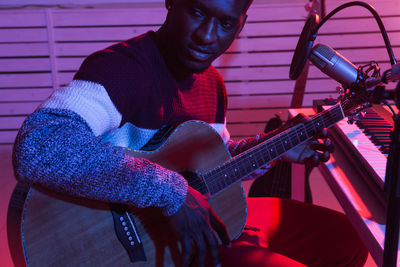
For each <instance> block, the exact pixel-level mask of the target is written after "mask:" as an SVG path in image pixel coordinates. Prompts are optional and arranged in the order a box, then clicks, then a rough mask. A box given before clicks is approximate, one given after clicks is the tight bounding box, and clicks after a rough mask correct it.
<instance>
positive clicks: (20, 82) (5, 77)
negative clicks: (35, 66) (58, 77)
mask: <svg viewBox="0 0 400 267" xmlns="http://www.w3.org/2000/svg"><path fill="white" fill-rule="evenodd" d="M38 86H40V87H44V86H45V87H51V86H52V83H51V74H50V73H22V74H0V88H11V87H38Z"/></svg>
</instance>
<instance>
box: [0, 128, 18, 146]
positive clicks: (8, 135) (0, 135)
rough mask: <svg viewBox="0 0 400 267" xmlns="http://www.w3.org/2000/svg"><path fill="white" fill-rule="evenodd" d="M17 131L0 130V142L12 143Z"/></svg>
mask: <svg viewBox="0 0 400 267" xmlns="http://www.w3.org/2000/svg"><path fill="white" fill-rule="evenodd" d="M17 133H18V131H0V144H3V145H4V144H13V143H14V140H15V137H16V136H17Z"/></svg>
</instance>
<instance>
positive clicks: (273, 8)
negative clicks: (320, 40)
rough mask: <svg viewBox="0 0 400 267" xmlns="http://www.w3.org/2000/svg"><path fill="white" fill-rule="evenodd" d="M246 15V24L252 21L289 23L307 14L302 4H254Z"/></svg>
mask: <svg viewBox="0 0 400 267" xmlns="http://www.w3.org/2000/svg"><path fill="white" fill-rule="evenodd" d="M247 14H248V15H249V17H248V22H252V21H288V20H289V21H290V20H295V19H297V20H298V19H299V18H304V17H305V16H306V15H307V12H306V11H305V9H304V3H300V4H299V3H290V4H288V3H282V4H255V5H252V6H251V7H250V9H249V10H248V12H247Z"/></svg>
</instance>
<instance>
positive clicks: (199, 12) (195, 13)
mask: <svg viewBox="0 0 400 267" xmlns="http://www.w3.org/2000/svg"><path fill="white" fill-rule="evenodd" d="M192 14H193V15H194V16H197V17H202V16H203V15H204V14H203V12H201V10H200V9H197V8H193V9H192Z"/></svg>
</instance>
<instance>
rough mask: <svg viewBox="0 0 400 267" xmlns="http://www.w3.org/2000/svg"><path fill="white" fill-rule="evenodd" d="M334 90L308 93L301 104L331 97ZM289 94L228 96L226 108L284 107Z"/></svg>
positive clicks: (307, 104)
mask: <svg viewBox="0 0 400 267" xmlns="http://www.w3.org/2000/svg"><path fill="white" fill-rule="evenodd" d="M335 95H336V92H322V93H319V94H317V93H310V94H305V95H304V101H303V105H304V106H306V107H311V106H312V102H313V100H314V99H324V98H328V97H333V96H335ZM291 99H292V96H291V95H287V94H282V95H257V96H246V95H243V96H230V97H229V103H228V108H230V109H232V108H233V109H243V108H265V107H273V108H285V107H289V106H290V101H291Z"/></svg>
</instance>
